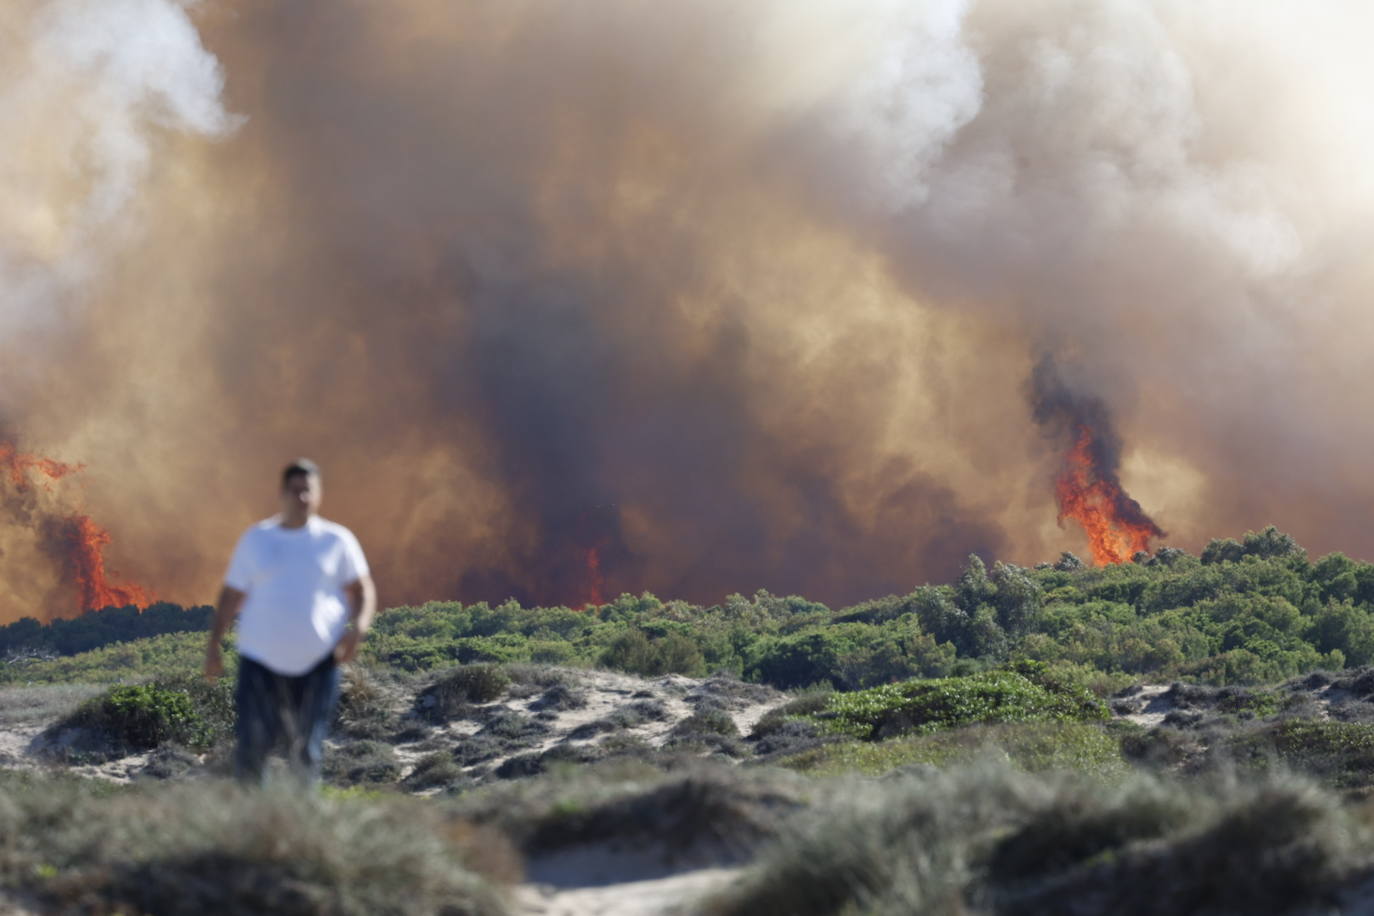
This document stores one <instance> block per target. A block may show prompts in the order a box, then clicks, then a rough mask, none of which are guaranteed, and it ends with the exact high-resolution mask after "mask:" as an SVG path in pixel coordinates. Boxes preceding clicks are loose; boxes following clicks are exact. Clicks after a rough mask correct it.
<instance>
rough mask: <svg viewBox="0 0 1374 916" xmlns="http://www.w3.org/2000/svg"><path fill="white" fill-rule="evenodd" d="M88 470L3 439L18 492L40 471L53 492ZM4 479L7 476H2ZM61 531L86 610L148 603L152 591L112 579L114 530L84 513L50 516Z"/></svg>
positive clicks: (1, 458)
mask: <svg viewBox="0 0 1374 916" xmlns="http://www.w3.org/2000/svg"><path fill="white" fill-rule="evenodd" d="M84 469H85V465H83V464H64V463H63V462H60V461H54V460H53V459H51V458H44V457H42V456H39V455H28V454H24V453H23V452H20V451H19V450H18V449H16V448H15V447H14V445H13V444H11V443H9V442H0V472H3V474H4V476H7V477H8V478H9V482H10V485H11V486H12V487H13V488H14V490H15V491H16V492H19V493H23V492H27V491H29V490H30V488H31V484H30V481H29V475H30V473H31V472H36V473H38V474H40V475H42V476H43V477H44V478H46V480H45V481H44V482H43V488H44V490H49V491H51V489H52V482H53V481H56V480H61V479H62V478H63V477H66V476H68V475H69V474H76V473H78V472H80V471H82V470H84ZM0 479H3V477H0ZM48 524H50V525H52V526H53V528H52V530H55V531H56V532H57V538H56V542H57V545H58V546H59V547H60V549H61V551H62V562H63V566H64V570H63V571H64V573H65V575H66V576H67V577H68V579H69V581H71V582H73V584H75V585H76V589H77V593H78V596H79V598H80V602H81V607H80V610H81V611H82V613H85V612H87V611H98V610H100V609H101V608H105V607H124V606H126V605H142V606H147V605H148V604H151V603H152V600H153V596H152V593H151V592H150V591H149V590H148V589H146V588H143V587H142V586H139V585H132V584H120V583H115V582H111V581H110V579H109V576H108V574H107V573H106V570H105V548H106V547H107V546H109V544H110V533H109V532H108V531H106V530H105V529H104V528H101V527H100V526H99V525H97V524H96V523H95V522H94V521H93V520H92V519H91V517H90V516H88V515H83V514H81V513H72V514H71V515H66V516H59V517H57V518H51V517H49V519H48Z"/></svg>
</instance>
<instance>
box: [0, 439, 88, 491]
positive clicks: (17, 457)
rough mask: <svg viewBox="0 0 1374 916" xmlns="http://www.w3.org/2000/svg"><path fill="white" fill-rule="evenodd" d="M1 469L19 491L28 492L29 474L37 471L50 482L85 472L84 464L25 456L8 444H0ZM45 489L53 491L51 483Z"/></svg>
mask: <svg viewBox="0 0 1374 916" xmlns="http://www.w3.org/2000/svg"><path fill="white" fill-rule="evenodd" d="M0 467H3V468H4V469H5V470H6V471H7V472H8V473H9V476H10V483H11V484H13V485H14V487H15V489H17V490H27V489H28V487H29V479H28V472H29V471H37V472H38V473H40V474H42V475H43V476H44V477H46V478H48V480H49V481H53V480H61V479H62V478H63V477H66V476H67V475H68V474H75V473H77V472H78V471H82V470H85V467H86V466H85V465H84V464H63V463H62V462H60V461H53V460H52V459H51V458H43V457H40V456H38V455H25V454H23V453H21V452H19V451H17V450H16V449H15V447H14V446H13V445H11V444H9V443H8V442H0ZM43 487H44V489H51V488H52V484H51V483H45V484H44V485H43Z"/></svg>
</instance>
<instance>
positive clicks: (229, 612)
mask: <svg viewBox="0 0 1374 916" xmlns="http://www.w3.org/2000/svg"><path fill="white" fill-rule="evenodd" d="M243 598H244V593H243V592H241V591H239V590H238V589H236V588H231V587H230V586H228V585H226V586H224V588H222V589H220V591H219V601H218V602H217V603H216V604H215V619H214V622H212V623H211V624H210V639H209V641H207V642H206V643H205V679H206V680H207V681H209V682H210V683H212V684H213V683H214V682H215V681H216V680H217V679H218V678H219V676H220V675H221V674H223V673H224V656H223V655H221V654H220V648H219V644H220V640H222V639H224V634H225V633H228V632H229V627H230V625H231V624H233V622H234V618H235V617H237V616H238V613H239V608H240V607H242V606H243Z"/></svg>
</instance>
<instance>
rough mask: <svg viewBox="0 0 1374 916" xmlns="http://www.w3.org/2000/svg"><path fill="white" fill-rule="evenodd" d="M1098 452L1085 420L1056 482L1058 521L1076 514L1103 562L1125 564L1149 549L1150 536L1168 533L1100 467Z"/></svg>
mask: <svg viewBox="0 0 1374 916" xmlns="http://www.w3.org/2000/svg"><path fill="white" fill-rule="evenodd" d="M1097 454H1098V451H1097V450H1096V449H1095V448H1094V435H1093V431H1092V429H1091V428H1090V427H1088V426H1087V425H1085V424H1080V425H1079V426H1078V430H1077V438H1076V439H1075V441H1074V446H1073V448H1072V449H1070V450H1069V453H1068V455H1066V456H1065V458H1064V467H1063V469H1062V470H1061V471H1060V473H1059V477H1058V479H1057V480H1056V481H1055V495H1056V496H1057V497H1058V500H1059V521H1060V523H1061V524H1062V523H1063V521H1064V519H1066V518H1071V519H1073V520H1074V521H1076V522H1078V523H1079V524H1080V525H1082V526H1083V530H1084V531H1085V532H1086V533H1087V535H1088V543H1089V546H1090V549H1091V550H1092V554H1093V562H1094V563H1096V564H1097V565H1098V566H1105V565H1106V564H1108V563H1124V562H1126V561H1127V560H1129V559H1131V558H1132V557H1133V556H1135V554H1136V553H1138V552H1140V551H1148V550H1149V548H1150V539H1151V538H1154V537H1162V536H1163V534H1164V532H1163V531H1162V530H1160V527H1159V526H1158V525H1156V524H1155V523H1154V521H1153V520H1152V519H1151V518H1150V517H1149V516H1148V515H1146V514H1145V511H1144V510H1143V509H1141V508H1140V504H1139V503H1138V502H1136V501H1135V500H1134V499H1131V497H1129V496H1127V495H1126V492H1125V491H1124V490H1123V489H1122V488H1121V484H1120V483H1119V482H1118V481H1117V479H1116V475H1115V474H1113V473H1110V471H1109V470H1108V469H1104V468H1101V467H1099V466H1098V462H1097V460H1096V455H1097Z"/></svg>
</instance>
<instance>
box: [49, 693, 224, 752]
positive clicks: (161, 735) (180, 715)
mask: <svg viewBox="0 0 1374 916" xmlns="http://www.w3.org/2000/svg"><path fill="white" fill-rule="evenodd" d="M232 722H233V705H232V697H231V696H230V694H229V692H228V690H227V689H226V688H225V687H223V686H217V685H210V684H206V683H205V682H203V681H197V680H186V681H182V682H167V683H153V684H134V685H126V686H122V687H112V688H110V689H109V690H107V691H106V692H105V693H104V694H102V695H100V696H98V697H95V698H93V699H91V700H88V701H86V702H85V703H83V704H82V705H81V706H80V707H78V708H77V710H76V711H75V712H74V713H73V714H72V715H71V716H70V717H69V718H68V719H67V720H66V721H65V722H64V723H62V724H63V725H67V726H76V727H80V728H84V729H89V730H91V731H94V732H97V733H99V734H101V735H103V736H104V737H106V738H107V739H108V740H110V741H112V742H114V743H116V744H118V745H120V746H121V747H123V748H126V749H129V750H150V749H152V748H155V747H157V746H159V745H161V744H165V743H167V742H169V741H174V742H176V743H178V744H184V745H186V746H188V747H192V748H198V749H204V748H208V747H209V746H211V745H212V744H214V743H215V742H216V741H217V740H219V739H220V738H222V737H224V736H225V735H226V734H227V733H228V731H229V729H230V727H231V725H232Z"/></svg>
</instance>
